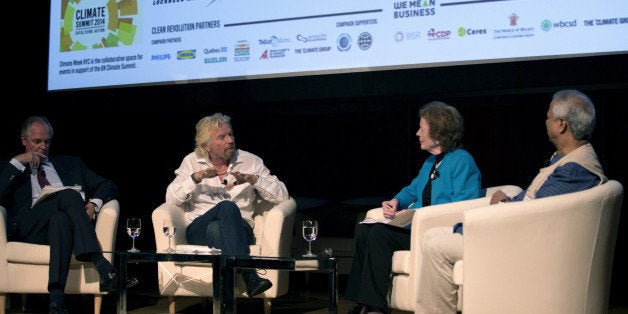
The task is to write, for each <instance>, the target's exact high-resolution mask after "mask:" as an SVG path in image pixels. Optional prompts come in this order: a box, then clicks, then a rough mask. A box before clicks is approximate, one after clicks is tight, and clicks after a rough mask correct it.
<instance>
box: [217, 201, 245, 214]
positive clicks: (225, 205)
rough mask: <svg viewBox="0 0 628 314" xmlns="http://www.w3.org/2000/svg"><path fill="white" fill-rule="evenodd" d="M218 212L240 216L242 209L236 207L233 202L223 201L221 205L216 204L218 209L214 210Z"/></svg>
mask: <svg viewBox="0 0 628 314" xmlns="http://www.w3.org/2000/svg"><path fill="white" fill-rule="evenodd" d="M214 209H216V210H219V211H220V212H222V213H227V212H231V213H236V212H237V213H238V214H240V208H238V205H236V203H234V202H232V201H227V200H225V201H221V202H220V203H218V204H216V207H215V208H214Z"/></svg>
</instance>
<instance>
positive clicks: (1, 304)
mask: <svg viewBox="0 0 628 314" xmlns="http://www.w3.org/2000/svg"><path fill="white" fill-rule="evenodd" d="M6 310H7V294H6V293H0V314H6Z"/></svg>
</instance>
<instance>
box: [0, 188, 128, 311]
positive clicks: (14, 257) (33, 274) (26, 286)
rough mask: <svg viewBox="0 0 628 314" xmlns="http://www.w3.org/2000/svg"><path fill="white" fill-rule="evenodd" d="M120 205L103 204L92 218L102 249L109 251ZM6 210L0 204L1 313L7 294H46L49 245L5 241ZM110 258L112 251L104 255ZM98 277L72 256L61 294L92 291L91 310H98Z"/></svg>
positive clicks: (112, 242) (96, 273)
mask: <svg viewBox="0 0 628 314" xmlns="http://www.w3.org/2000/svg"><path fill="white" fill-rule="evenodd" d="M119 214H120V204H119V203H118V201H117V200H111V201H109V202H107V203H105V204H104V205H103V206H102V208H101V210H100V213H99V214H98V217H97V219H96V235H97V236H98V241H99V242H100V245H101V248H102V250H103V251H113V250H114V247H115V240H116V232H117V226H118V216H119ZM6 227H7V212H6V209H5V208H4V207H2V206H0V314H4V313H5V309H6V300H7V294H9V293H48V265H49V263H50V256H49V254H50V247H49V246H48V245H39V244H30V243H24V242H16V241H11V242H9V241H8V240H7V232H6V231H7V229H6ZM104 256H105V258H106V259H107V260H109V261H110V262H113V261H112V258H113V256H112V254H111V253H106V254H104ZM99 280H100V277H99V276H98V271H96V268H95V267H94V264H92V263H86V262H79V261H77V260H76V259H74V258H72V263H71V264H70V273H69V275H68V280H67V284H66V287H65V293H67V294H93V295H94V313H95V314H99V313H100V307H101V304H102V296H103V294H105V293H103V292H100V285H99Z"/></svg>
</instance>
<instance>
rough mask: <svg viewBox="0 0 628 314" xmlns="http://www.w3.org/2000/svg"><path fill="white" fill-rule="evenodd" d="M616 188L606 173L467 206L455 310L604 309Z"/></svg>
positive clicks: (556, 312)
mask: <svg viewBox="0 0 628 314" xmlns="http://www.w3.org/2000/svg"><path fill="white" fill-rule="evenodd" d="M623 194H624V192H623V186H622V185H621V184H620V183H619V182H618V181H614V180H610V181H608V182H606V183H604V184H602V185H599V186H597V187H594V188H592V189H588V190H585V191H581V192H576V193H569V194H563V195H558V196H552V197H546V198H541V199H535V200H531V201H525V202H513V203H506V204H499V205H493V206H485V207H482V208H477V209H473V210H469V211H466V212H465V213H464V262H463V263H462V262H458V263H462V265H456V266H457V267H456V270H457V271H458V273H457V274H456V273H455V275H454V278H457V279H456V280H457V281H458V282H460V280H462V283H463V287H464V292H463V297H464V299H463V300H462V301H463V302H462V312H463V313H464V314H475V313H482V314H492V313H500V314H501V313H510V314H518V313H541V314H542V313H548V314H549V313H551V314H561V313H565V314H568V313H591V314H594V313H595V314H596V313H606V312H607V311H608V298H609V293H610V280H611V271H612V264H613V255H614V251H615V242H616V238H617V229H618V223H619V214H620V211H621V206H622V200H623ZM460 271H462V273H460Z"/></svg>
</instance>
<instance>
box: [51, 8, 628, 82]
mask: <svg viewBox="0 0 628 314" xmlns="http://www.w3.org/2000/svg"><path fill="white" fill-rule="evenodd" d="M49 42H50V46H49V66H48V90H49V91H55V90H70V89H86V88H103V87H114V86H118V87H122V86H135V85H158V84H182V83H196V82H212V81H225V80H244V79H260V78H270V77H289V76H306V75H325V74H332V73H350V72H364V71H378V70H391V69H408V68H421V67H437V66H448V65H461V64H481V63H495V62H510V61H518V60H536V59H552V58H569V57H579V56H592V55H607V54H620V53H626V52H627V51H628V2H627V0H600V1H590V0H587V1H582V0H551V1H532V0H487V1H458V0H420V1H411V0H394V1H393V0H378V1H373V0H317V1H277V0H266V1H251V0H247V1H243V0H119V1H116V0H80V1H79V0H60V1H59V0H54V1H51V12H50V40H49Z"/></svg>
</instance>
